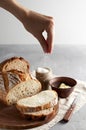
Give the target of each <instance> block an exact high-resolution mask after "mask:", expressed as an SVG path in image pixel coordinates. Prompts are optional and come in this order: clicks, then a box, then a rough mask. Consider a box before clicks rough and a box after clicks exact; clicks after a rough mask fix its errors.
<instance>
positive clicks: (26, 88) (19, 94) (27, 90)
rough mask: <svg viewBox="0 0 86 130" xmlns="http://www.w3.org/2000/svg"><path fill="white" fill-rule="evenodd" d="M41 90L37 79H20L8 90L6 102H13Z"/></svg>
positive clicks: (9, 103)
mask: <svg viewBox="0 0 86 130" xmlns="http://www.w3.org/2000/svg"><path fill="white" fill-rule="evenodd" d="M41 90H42V86H41V83H40V82H39V81H38V80H37V79H28V80H26V81H22V82H20V83H19V84H17V85H16V86H15V87H13V88H12V89H11V90H10V91H9V92H8V94H7V96H6V102H7V104H8V105H12V104H15V103H16V102H17V101H18V100H19V99H22V98H25V97H28V96H32V95H35V94H37V93H38V92H40V91H41Z"/></svg>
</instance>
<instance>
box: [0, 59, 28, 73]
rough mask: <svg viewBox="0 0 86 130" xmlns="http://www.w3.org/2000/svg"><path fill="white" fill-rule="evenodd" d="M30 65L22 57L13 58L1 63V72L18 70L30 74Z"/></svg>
mask: <svg viewBox="0 0 86 130" xmlns="http://www.w3.org/2000/svg"><path fill="white" fill-rule="evenodd" d="M29 68H30V64H29V62H28V61H26V60H25V59H24V58H22V57H12V58H9V59H6V60H4V61H3V62H1V63H0V71H9V70H18V71H21V72H24V73H28V72H29Z"/></svg>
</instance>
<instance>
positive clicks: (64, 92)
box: [49, 77, 77, 98]
mask: <svg viewBox="0 0 86 130" xmlns="http://www.w3.org/2000/svg"><path fill="white" fill-rule="evenodd" d="M62 83H64V84H65V85H68V86H70V88H59V86H60V85H61V84H62ZM76 84H77V82H76V80H75V79H73V78H70V77H55V78H53V79H51V80H50V81H49V85H50V86H51V88H52V89H53V90H55V91H56V92H57V93H58V96H59V97H61V98H66V97H68V96H69V95H70V94H71V93H72V92H73V90H74V87H75V85H76Z"/></svg>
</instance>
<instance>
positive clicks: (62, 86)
mask: <svg viewBox="0 0 86 130" xmlns="http://www.w3.org/2000/svg"><path fill="white" fill-rule="evenodd" d="M59 88H63V89H66V88H71V87H70V86H68V85H65V84H64V83H62V84H61V85H60V86H59Z"/></svg>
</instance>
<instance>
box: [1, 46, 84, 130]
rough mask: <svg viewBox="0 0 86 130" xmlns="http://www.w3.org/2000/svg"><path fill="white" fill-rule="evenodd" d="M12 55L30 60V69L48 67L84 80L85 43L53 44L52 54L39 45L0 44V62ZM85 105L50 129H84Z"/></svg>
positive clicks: (58, 73)
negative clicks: (69, 118)
mask: <svg viewBox="0 0 86 130" xmlns="http://www.w3.org/2000/svg"><path fill="white" fill-rule="evenodd" d="M12 56H22V57H24V58H25V59H27V60H28V61H29V62H30V66H31V67H30V69H31V71H33V70H35V69H36V68H37V67H39V66H41V67H42V66H46V67H50V68H51V69H52V71H53V73H54V74H56V75H57V76H70V77H73V78H75V79H79V80H83V81H86V45H69V44H67V45H64V44H63V45H62V44H58V45H55V46H54V49H53V53H52V54H44V53H43V51H42V49H41V47H40V46H39V45H36V44H34V45H29V44H28V45H0V62H1V61H3V60H4V59H6V58H9V57H12ZM85 110H86V105H85V106H83V107H82V108H81V109H80V110H79V111H78V112H77V113H75V114H74V115H73V116H72V118H71V120H70V121H69V122H68V123H66V124H62V123H61V122H59V123H58V124H56V125H55V126H54V127H52V128H51V130H86V112H85Z"/></svg>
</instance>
